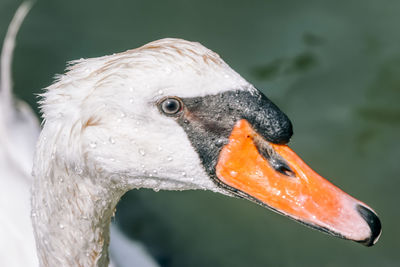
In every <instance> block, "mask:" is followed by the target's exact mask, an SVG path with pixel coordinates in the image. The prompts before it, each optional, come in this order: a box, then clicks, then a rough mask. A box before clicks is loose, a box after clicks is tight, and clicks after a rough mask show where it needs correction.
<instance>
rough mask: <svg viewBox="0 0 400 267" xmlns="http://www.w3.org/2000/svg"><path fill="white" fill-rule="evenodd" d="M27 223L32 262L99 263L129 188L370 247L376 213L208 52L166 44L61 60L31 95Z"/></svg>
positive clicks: (179, 43) (253, 90)
mask: <svg viewBox="0 0 400 267" xmlns="http://www.w3.org/2000/svg"><path fill="white" fill-rule="evenodd" d="M40 106H41V112H42V114H43V115H42V116H43V121H44V122H43V128H42V131H41V133H40V137H39V141H38V143H37V147H36V152H35V158H34V165H33V176H34V181H33V187H32V221H33V228H34V235H35V240H36V246H37V253H38V257H39V262H40V265H41V266H107V264H108V262H109V255H108V246H109V241H110V231H109V228H110V222H111V218H112V217H113V215H114V213H115V208H116V205H117V203H118V201H119V200H120V198H121V197H122V196H123V195H124V194H125V193H126V192H127V191H129V190H132V189H138V188H151V189H154V190H156V191H158V190H196V189H199V190H210V191H213V192H216V193H221V194H224V195H227V196H231V197H239V198H244V199H247V200H250V201H252V202H255V203H257V204H259V205H261V206H264V207H266V208H269V209H271V210H273V211H276V212H278V213H280V214H283V215H285V216H287V217H289V218H291V219H293V220H296V221H298V222H301V223H303V224H305V225H307V226H309V227H312V228H315V229H317V230H320V231H322V232H325V233H328V234H331V235H334V236H337V237H341V238H344V239H348V240H353V241H356V242H359V243H362V244H364V245H366V246H372V245H373V244H375V243H376V242H377V240H378V238H379V236H380V233H381V224H380V221H379V218H378V217H377V215H376V213H375V212H374V211H373V210H372V209H371V208H370V207H368V206H367V205H366V204H364V203H362V202H361V201H359V200H356V199H355V198H353V197H351V196H349V195H348V194H346V193H345V192H343V191H341V190H340V189H339V188H337V187H336V186H334V185H333V184H331V183H330V182H328V181H327V180H325V179H324V178H322V177H321V176H319V175H318V174H317V173H315V172H314V171H313V170H312V169H311V168H310V167H308V166H307V165H306V164H305V163H304V162H303V161H302V160H301V159H300V158H299V157H298V156H297V155H296V154H295V152H294V151H293V150H291V149H290V148H289V146H288V145H287V143H288V142H289V140H290V138H291V136H292V124H291V122H290V120H289V119H288V117H287V116H286V115H285V114H284V113H283V112H282V111H281V110H280V109H279V108H278V107H277V106H276V105H275V104H273V103H272V102H271V101H270V100H269V99H268V98H267V97H266V96H264V95H263V94H262V93H261V92H260V91H259V90H257V89H256V88H255V87H254V86H253V85H252V84H250V83H249V82H248V81H246V80H245V79H243V78H242V77H241V76H240V75H239V74H238V73H236V72H235V71H234V70H233V69H231V68H230V67H229V66H228V65H227V64H226V63H225V62H224V61H223V60H222V59H221V58H220V56H219V55H218V54H216V53H215V52H213V51H211V50H209V49H207V48H206V47H204V46H203V45H201V44H200V43H197V42H190V41H186V40H182V39H174V38H167V39H161V40H157V41H153V42H151V43H148V44H146V45H144V46H142V47H139V48H136V49H133V50H128V51H125V52H122V53H116V54H113V55H109V56H103V57H98V58H89V59H80V60H76V61H72V62H71V63H70V65H69V67H68V68H67V71H66V73H65V74H63V75H60V76H58V77H57V79H56V81H55V82H54V83H53V84H52V85H50V86H49V87H47V88H46V89H45V91H44V92H43V93H42V94H41V100H40Z"/></svg>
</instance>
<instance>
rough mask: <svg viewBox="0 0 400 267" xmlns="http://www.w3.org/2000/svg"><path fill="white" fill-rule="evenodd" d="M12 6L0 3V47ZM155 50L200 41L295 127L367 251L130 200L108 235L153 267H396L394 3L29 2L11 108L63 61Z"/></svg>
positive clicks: (199, 201) (233, 206)
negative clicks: (362, 230) (373, 222)
mask: <svg viewBox="0 0 400 267" xmlns="http://www.w3.org/2000/svg"><path fill="white" fill-rule="evenodd" d="M18 4H19V1H15V0H0V37H1V39H3V38H4V35H5V31H6V28H7V25H8V23H9V21H10V20H11V18H12V16H13V13H14V11H15V10H16V8H17V6H18ZM163 37H180V38H184V39H188V40H193V41H199V42H201V43H202V44H204V45H205V46H207V47H208V48H210V49H212V50H214V51H216V52H217V53H219V54H220V55H221V56H222V58H223V59H225V61H227V63H228V64H230V65H231V66H232V67H233V68H234V69H235V70H237V71H238V72H239V73H241V74H242V75H243V76H244V77H245V78H246V79H248V80H249V81H250V82H252V83H253V84H254V85H255V86H256V87H257V88H259V89H260V90H262V91H263V92H264V93H265V94H266V95H267V96H269V97H270V98H271V99H272V100H273V101H274V102H275V103H276V104H278V106H280V107H281V109H282V110H284V111H285V112H286V114H287V115H288V116H289V117H290V118H291V120H292V122H293V124H294V131H295V135H294V137H293V139H292V143H291V146H292V147H293V148H294V149H295V150H296V151H297V153H299V154H300V155H301V156H302V157H303V159H304V160H305V161H306V162H307V163H309V164H310V165H311V166H312V167H313V168H314V169H315V170H317V171H318V172H319V173H321V174H322V175H323V176H325V177H327V178H329V179H330V180H331V181H332V182H333V183H335V184H336V185H339V186H340V187H341V188H342V189H344V190H345V191H346V192H348V193H350V194H352V195H354V196H355V197H357V198H359V199H361V200H363V201H365V202H366V203H368V204H369V205H371V206H372V207H373V208H374V209H375V210H376V211H377V212H378V213H379V215H380V218H381V220H382V223H383V235H382V237H381V239H380V241H379V242H378V244H377V245H376V246H374V247H372V248H365V247H362V246H361V245H359V244H356V243H353V242H349V241H344V240H340V239H337V238H333V237H329V236H327V235H324V234H321V233H319V232H316V231H313V230H310V229H308V228H305V227H304V226H301V225H299V224H297V223H295V222H293V221H290V220H288V219H287V218H284V217H282V216H280V215H276V214H274V213H273V212H271V211H269V210H266V209H264V208H262V207H258V206H256V205H254V204H253V203H250V202H247V201H245V200H238V199H231V198H227V197H224V196H220V195H217V194H213V193H210V192H196V191H191V192H158V193H156V192H152V191H149V190H136V191H133V192H130V193H128V194H127V195H126V196H125V197H124V199H123V201H122V202H121V203H120V205H119V208H118V211H117V216H116V222H117V223H118V224H119V225H120V226H121V227H122V228H123V229H124V230H125V231H127V232H129V234H130V235H131V236H132V237H134V238H136V239H138V240H140V241H141V242H143V243H144V244H146V245H147V247H148V248H149V250H150V251H151V253H152V254H153V255H154V256H155V257H156V258H157V260H158V261H159V262H160V263H161V264H162V266H171V267H172V266H231V267H232V266H400V245H399V240H400V227H399V226H398V225H399V222H400V208H399V202H400V196H399V188H400V175H399V174H400V142H399V140H398V138H399V136H400V105H399V101H400V1H397V0H381V1H378V0H358V1H356V0H347V1H346V0H341V1H333V0H332V1H327V0H319V1H317V0H303V1H277V0H263V1H261V0H258V1H238V0H230V1H228V0H225V1H211V0H202V1H194V0H186V1H185V0H174V1H154V0H151V1H127V0H126V1H123V0H116V1H105V0H101V1H99V0H97V1H94V0H90V1H77V0H70V1H55V0H38V1H37V3H36V5H35V6H34V8H33V10H32V11H31V13H30V14H29V15H28V17H27V19H26V21H25V23H24V25H23V27H22V29H21V31H20V34H19V37H18V43H17V47H16V53H15V61H14V66H13V72H14V80H15V91H16V94H17V96H18V97H20V98H22V99H24V100H25V101H27V102H28V103H30V104H31V105H32V106H33V107H34V108H35V109H36V110H37V104H36V100H37V98H36V97H35V95H34V94H37V93H39V92H40V90H41V88H43V87H45V86H47V85H49V84H50V83H51V81H52V77H53V76H54V74H56V73H63V70H64V67H65V62H66V61H68V60H72V59H77V58H81V57H95V56H101V55H105V54H111V53H114V52H120V51H124V50H127V49H131V48H135V47H138V46H140V45H142V44H145V43H147V42H149V41H152V40H155V39H160V38H163Z"/></svg>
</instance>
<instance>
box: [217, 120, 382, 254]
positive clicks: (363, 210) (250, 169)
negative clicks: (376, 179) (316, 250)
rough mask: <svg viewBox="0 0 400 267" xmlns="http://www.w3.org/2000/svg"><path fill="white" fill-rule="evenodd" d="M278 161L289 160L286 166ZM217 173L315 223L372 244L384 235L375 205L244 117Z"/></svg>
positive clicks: (245, 192) (244, 192)
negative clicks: (318, 170) (266, 136)
mask: <svg viewBox="0 0 400 267" xmlns="http://www.w3.org/2000/svg"><path fill="white" fill-rule="evenodd" d="M264 150H265V151H266V153H263V151H264ZM268 155H271V157H270V158H268ZM276 159H279V160H280V161H281V162H283V165H280V166H281V167H280V168H279V167H278V168H277V166H276V165H274V160H275V161H276ZM282 166H285V167H283V168H282ZM216 175H217V177H218V179H219V180H220V181H221V182H222V183H223V184H225V186H227V187H228V188H231V189H232V190H233V191H234V192H236V193H237V194H238V195H239V196H243V197H245V198H248V199H250V200H252V201H255V202H257V203H259V204H261V205H263V206H267V207H269V208H271V209H272V210H274V211H276V212H278V213H281V214H284V215H286V216H288V217H290V218H292V219H294V220H296V221H300V222H302V223H305V224H306V225H308V226H310V227H313V228H317V229H319V230H321V231H323V232H327V233H329V234H332V235H335V236H339V237H342V238H345V239H350V240H354V241H357V242H360V243H364V244H365V245H367V246H370V245H373V244H374V243H375V242H376V241H377V240H378V238H379V235H380V230H381V226H380V222H379V219H378V217H377V216H376V214H375V212H373V211H372V209H371V208H369V207H368V206H366V205H365V204H364V203H362V202H360V201H358V200H356V199H355V198H353V197H351V196H349V195H348V194H346V193H345V192H343V191H342V190H340V189H339V188H338V187H336V186H334V185H333V184H332V183H330V182H329V181H327V180H326V179H324V178H323V177H321V176H320V175H318V174H317V173H316V172H314V171H313V170H312V169H311V168H310V167H308V166H307V165H306V164H305V163H304V162H303V161H302V160H301V159H300V157H299V156H297V155H296V153H295V152H294V151H293V150H291V149H290V148H289V147H288V146H286V145H277V144H272V143H270V142H268V141H266V140H265V139H264V138H262V137H261V136H260V135H259V134H258V133H256V132H255V131H254V130H253V128H252V127H251V126H250V124H249V123H248V122H247V121H246V120H244V119H242V120H240V121H239V122H238V123H237V124H236V125H235V127H234V129H233V131H232V133H231V135H230V138H229V143H228V144H227V145H225V146H224V147H223V148H222V150H221V153H220V156H219V159H218V163H217V165H216Z"/></svg>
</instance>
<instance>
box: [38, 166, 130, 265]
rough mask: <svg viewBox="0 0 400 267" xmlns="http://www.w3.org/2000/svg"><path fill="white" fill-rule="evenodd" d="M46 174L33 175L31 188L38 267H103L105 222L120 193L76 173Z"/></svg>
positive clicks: (106, 242)
mask: <svg viewBox="0 0 400 267" xmlns="http://www.w3.org/2000/svg"><path fill="white" fill-rule="evenodd" d="M48 173H49V174H48V175H43V174H37V175H36V177H35V180H34V184H33V189H32V221H33V227H34V230H35V238H36V246H37V250H38V257H39V261H40V266H108V262H109V257H108V245H109V241H110V234H109V228H110V221H111V218H112V216H113V215H114V210H115V207H116V204H117V203H118V201H119V199H120V198H121V196H122V195H123V194H124V192H123V191H122V190H119V189H115V188H114V189H110V188H104V187H99V186H98V185H96V184H95V183H93V181H94V180H95V179H96V178H85V177H83V174H80V173H79V172H77V173H73V174H71V173H68V171H67V172H66V170H58V169H51V171H50V172H48Z"/></svg>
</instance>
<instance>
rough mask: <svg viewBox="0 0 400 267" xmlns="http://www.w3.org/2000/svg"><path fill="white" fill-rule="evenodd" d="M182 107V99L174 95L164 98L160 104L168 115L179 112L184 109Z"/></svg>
mask: <svg viewBox="0 0 400 267" xmlns="http://www.w3.org/2000/svg"><path fill="white" fill-rule="evenodd" d="M182 107H183V104H182V101H181V100H180V99H178V98H172V97H169V98H166V99H164V100H163V101H162V102H161V104H160V108H161V111H162V112H164V113H165V114H167V115H174V114H177V113H178V112H179V111H181V110H182Z"/></svg>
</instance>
